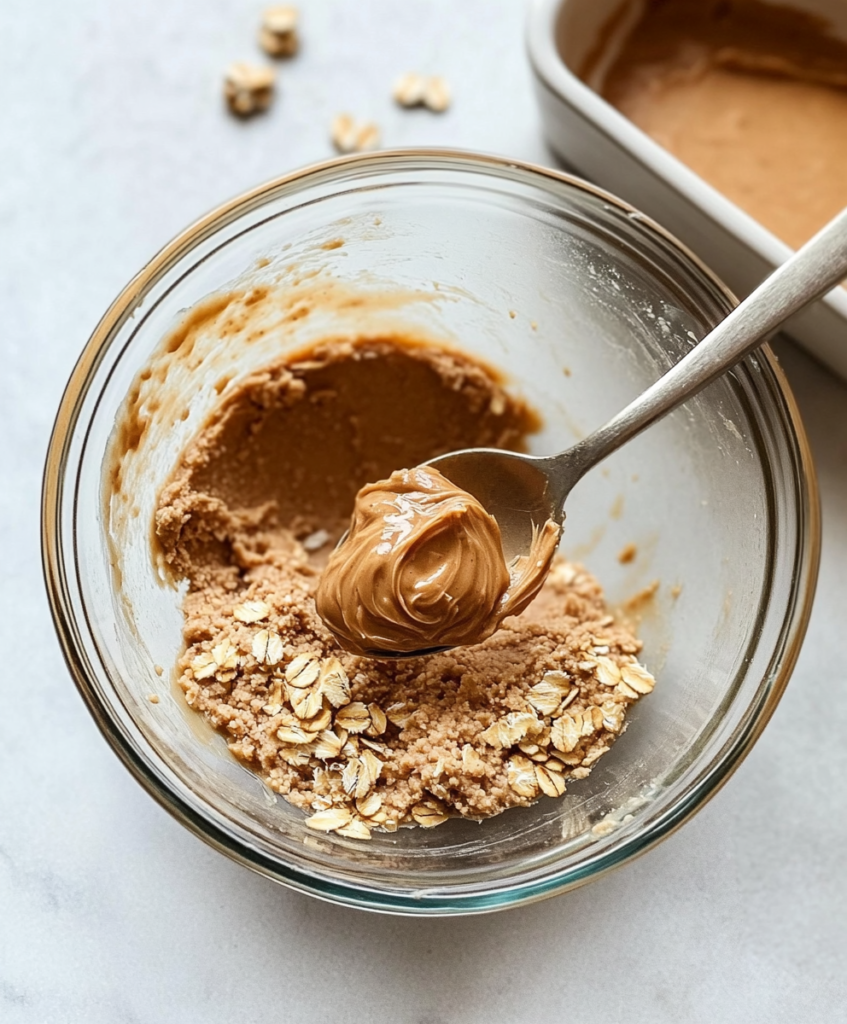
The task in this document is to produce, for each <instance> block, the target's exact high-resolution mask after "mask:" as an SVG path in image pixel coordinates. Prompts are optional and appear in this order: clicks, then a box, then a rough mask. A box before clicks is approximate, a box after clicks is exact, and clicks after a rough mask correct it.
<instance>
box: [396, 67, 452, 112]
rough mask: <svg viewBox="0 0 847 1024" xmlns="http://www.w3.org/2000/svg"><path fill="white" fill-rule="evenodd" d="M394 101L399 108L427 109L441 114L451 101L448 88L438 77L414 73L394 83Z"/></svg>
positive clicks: (444, 81)
mask: <svg viewBox="0 0 847 1024" xmlns="http://www.w3.org/2000/svg"><path fill="white" fill-rule="evenodd" d="M393 95H394V99H395V100H396V101H397V102H398V103H399V104H400V106H401V107H428V108H429V109H430V110H432V111H434V112H435V113H438V114H440V113H443V112H444V111H445V110H446V109H447V108H448V107H449V106H450V102H451V100H452V94H451V92H450V86H449V85H448V84H447V82H446V80H445V79H444V78H442V77H441V76H440V75H419V74H417V73H416V72H414V71H410V72H409V73H408V74H405V75H402V76H401V77H400V78H398V79H397V81H396V82H395V83H394V90H393Z"/></svg>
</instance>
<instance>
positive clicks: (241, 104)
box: [224, 62, 276, 117]
mask: <svg viewBox="0 0 847 1024" xmlns="http://www.w3.org/2000/svg"><path fill="white" fill-rule="evenodd" d="M275 82H276V72H275V71H274V69H273V68H266V67H259V66H258V65H256V64H247V63H244V62H238V63H235V64H230V66H229V67H228V68H227V69H226V75H225V76H224V98H225V99H226V102H227V104H228V106H229V109H230V110H231V111H232V112H233V114H237V115H238V116H239V117H250V116H252V115H253V114H258V113H260V112H261V111H263V110H267V108H268V107H269V106H270V104H271V100H272V99H273V95H274V84H275Z"/></svg>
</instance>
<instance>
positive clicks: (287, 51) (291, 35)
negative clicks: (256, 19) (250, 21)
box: [259, 7, 300, 57]
mask: <svg viewBox="0 0 847 1024" xmlns="http://www.w3.org/2000/svg"><path fill="white" fill-rule="evenodd" d="M299 19H300V12H299V11H298V10H297V8H296V7H268V8H267V10H266V11H265V12H264V13H263V14H262V24H261V26H260V28H259V46H261V48H262V49H263V50H264V51H265V53H266V54H268V56H269V57H293V56H294V54H295V53H297V50H298V49H299V48H300V38H299V36H298V34H297V28H298V22H299Z"/></svg>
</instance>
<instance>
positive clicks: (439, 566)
mask: <svg viewBox="0 0 847 1024" xmlns="http://www.w3.org/2000/svg"><path fill="white" fill-rule="evenodd" d="M558 539H559V528H558V526H557V525H556V524H555V523H553V522H548V523H547V524H545V526H544V528H543V529H542V530H540V531H539V532H538V533H537V534H536V536H535V538H534V541H533V545H532V550H531V551H530V554H529V556H528V557H526V558H524V559H521V561H520V564H519V565H516V566H515V567H513V571H512V572H511V573H510V571H509V568H508V567H507V566H506V562H505V559H504V557H503V550H502V546H501V542H500V529H499V527H498V525H497V521H496V519H494V517H493V516H491V515H489V513H488V512H486V511H485V509H484V508H483V507H482V505H481V504H480V503H479V502H478V501H477V499H476V498H474V497H473V495H471V494H468V492H467V491H464V490H462V489H461V488H459V487H457V486H456V485H455V484H453V483H451V482H450V481H449V480H448V479H447V478H446V477H445V476H443V475H442V474H441V473H439V472H438V470H436V469H433V468H431V467H428V466H419V467H418V468H417V469H403V470H399V471H397V472H395V473H392V475H391V476H390V477H389V478H388V479H387V480H382V481H380V482H378V483H374V484H368V485H367V486H366V487H363V488H362V490H361V491H359V493H358V495H357V497H356V506H355V510H354V512H353V518H352V523H351V526H350V532H349V534H348V536H347V538H346V539H345V541H344V543H343V544H341V545H340V547H338V548H337V549H336V550H335V551H334V552H333V554H332V555H331V557H330V559H329V563H328V564H327V567H326V570H325V571H324V574H323V576H322V578H321V581H320V584H319V586H318V589H317V593H316V595H315V602H316V605H317V609H318V614H319V615H320V616H321V618H322V619H323V620H324V622H325V623H326V625H327V626H328V627H329V629H331V630H332V632H333V633H334V634H335V636H336V637H337V639H338V640H339V642H340V643H341V644H342V645H343V646H344V647H345V648H346V649H347V650H349V651H352V652H353V653H355V654H370V655H375V656H379V655H380V654H387V653H391V654H409V653H411V652H414V651H418V652H420V651H423V650H431V649H433V648H435V649H437V648H443V647H459V646H462V645H464V644H475V643H480V642H481V641H482V640H485V639H486V638H487V637H489V636H491V634H492V633H493V632H494V631H495V630H496V629H497V627H498V626H499V624H500V623H501V622H502V620H503V619H504V618H506V617H507V616H509V615H517V614H518V613H520V612H521V611H522V610H523V609H524V608H525V607H526V606H527V604H529V602H530V601H531V600H532V598H533V597H534V596H535V595H536V594H537V592H538V590H539V588H540V587H541V584H542V583H543V581H544V577H545V576H546V574H547V571H548V569H549V568H550V563H551V561H552V559H553V555H554V554H555V553H556V545H557V543H558Z"/></svg>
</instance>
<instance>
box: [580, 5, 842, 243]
mask: <svg viewBox="0 0 847 1024" xmlns="http://www.w3.org/2000/svg"><path fill="white" fill-rule="evenodd" d="M601 49H602V47H601ZM600 52H601V50H598V51H596V52H595V54H594V58H593V59H596V57H597V56H598V54H599V53H600ZM591 71H592V68H591V67H590V66H589V67H586V68H585V69H584V74H583V77H586V78H587V77H589V76H590V74H591ZM602 95H603V96H604V97H605V98H606V99H608V101H609V102H610V103H612V104H613V105H614V106H615V107H617V108H618V110H620V111H621V113H623V114H625V115H626V116H627V117H628V118H629V119H630V120H631V121H632V122H633V123H634V124H636V125H638V127H639V128H642V129H643V130H644V131H645V132H647V134H648V135H650V136H652V137H653V138H654V139H655V140H656V141H657V142H658V143H659V144H660V145H662V146H664V147H665V148H666V149H667V150H669V151H670V152H671V153H673V154H674V156H676V157H678V158H679V159H680V160H682V161H683V162H684V163H685V164H687V165H688V166H689V167H690V168H691V169H692V170H694V171H696V172H697V173H698V174H699V175H701V177H703V178H705V180H706V181H708V182H709V184H711V185H714V187H715V188H717V189H718V190H719V191H720V192H722V193H723V194H724V195H725V196H727V198H729V199H731V200H732V201H733V202H734V203H737V205H738V206H740V207H741V208H742V209H743V210H745V211H746V212H747V213H749V214H751V215H752V216H753V217H755V218H756V220H758V221H760V222H761V223H762V224H763V225H764V226H765V227H766V228H768V229H770V230H771V231H772V232H773V233H774V234H775V235H777V236H778V237H779V238H781V239H782V240H783V241H784V242H786V243H788V245H790V246H792V247H794V248H798V247H799V246H801V245H802V244H803V243H804V242H806V241H808V240H809V239H810V238H811V237H812V236H813V235H814V234H815V233H816V232H817V231H818V230H819V229H820V228H822V227H823V226H824V224H826V223H827V222H828V221H829V220H831V219H832V218H833V217H834V216H835V215H836V214H837V213H838V212H839V211H840V210H841V209H842V208H844V207H845V206H847V172H845V168H847V43H845V42H843V41H841V40H838V39H836V38H835V37H833V36H832V35H830V34H829V33H828V29H827V24H826V22H825V21H824V20H823V19H821V18H818V17H815V16H813V15H811V14H808V13H805V12H801V11H797V10H793V9H792V8H790V7H787V6H786V7H784V6H780V5H772V4H765V3H761V2H759V0H648V2H647V4H646V6H645V9H644V13H643V15H642V17H641V19H640V20H639V22H638V23H637V24H636V26H635V28H634V29H633V30H632V32H631V33H630V35H629V36H628V37H627V38H626V40H625V41H624V43H623V45H622V48H621V51H620V53H619V54H618V56H617V58H616V59H615V60H614V62H613V63H612V65H611V67H610V69H609V71H608V73H607V74H606V76H605V80H604V82H603V85H602Z"/></svg>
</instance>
